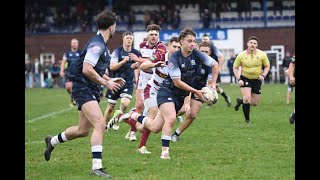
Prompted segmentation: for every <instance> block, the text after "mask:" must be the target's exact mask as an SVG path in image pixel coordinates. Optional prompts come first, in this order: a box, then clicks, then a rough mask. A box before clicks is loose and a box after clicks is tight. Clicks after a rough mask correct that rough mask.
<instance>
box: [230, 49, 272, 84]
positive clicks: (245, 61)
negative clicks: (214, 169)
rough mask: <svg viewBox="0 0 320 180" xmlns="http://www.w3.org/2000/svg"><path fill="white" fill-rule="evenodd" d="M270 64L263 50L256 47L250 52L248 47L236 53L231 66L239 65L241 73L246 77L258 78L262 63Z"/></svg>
mask: <svg viewBox="0 0 320 180" xmlns="http://www.w3.org/2000/svg"><path fill="white" fill-rule="evenodd" d="M268 64H270V62H269V59H268V57H267V55H266V53H265V52H263V51H261V50H260V49H256V50H255V51H254V52H252V53H250V52H249V50H248V49H246V50H244V51H242V52H241V53H239V54H238V56H237V58H236V60H235V61H234V63H233V66H234V67H236V68H238V67H239V66H241V73H240V74H241V75H242V76H244V77H246V78H248V79H258V78H259V75H260V74H261V71H262V65H264V66H265V65H268Z"/></svg>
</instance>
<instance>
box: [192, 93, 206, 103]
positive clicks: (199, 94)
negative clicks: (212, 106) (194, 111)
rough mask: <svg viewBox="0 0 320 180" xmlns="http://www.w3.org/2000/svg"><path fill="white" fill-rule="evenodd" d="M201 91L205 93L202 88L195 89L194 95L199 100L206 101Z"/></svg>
mask: <svg viewBox="0 0 320 180" xmlns="http://www.w3.org/2000/svg"><path fill="white" fill-rule="evenodd" d="M203 93H205V91H203V90H197V91H196V92H195V93H194V95H195V97H198V98H199V99H200V100H201V101H203V102H206V101H207V100H206V99H205V98H204V96H203Z"/></svg>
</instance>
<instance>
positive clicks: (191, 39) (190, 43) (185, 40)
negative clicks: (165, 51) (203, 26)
mask: <svg viewBox="0 0 320 180" xmlns="http://www.w3.org/2000/svg"><path fill="white" fill-rule="evenodd" d="M196 36H197V34H196V33H195V32H194V31H193V29H192V28H190V27H186V28H184V29H183V30H182V31H180V34H179V41H180V44H181V49H182V50H184V51H187V52H188V53H190V52H191V51H193V49H194V47H195V44H196Z"/></svg>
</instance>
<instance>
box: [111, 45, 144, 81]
mask: <svg viewBox="0 0 320 180" xmlns="http://www.w3.org/2000/svg"><path fill="white" fill-rule="evenodd" d="M129 53H134V54H135V55H137V56H138V57H141V55H140V52H139V51H138V50H136V49H134V48H131V51H130V52H127V51H125V50H124V49H123V47H120V48H117V49H115V50H114V51H113V52H112V54H111V62H115V63H118V62H121V61H122V60H123V58H124V57H125V56H129ZM133 63H135V61H133V60H132V59H131V58H130V60H129V61H128V62H126V63H124V64H123V65H122V66H121V67H120V68H119V69H117V70H116V71H111V73H110V77H121V78H123V79H124V80H125V81H126V84H133V80H134V70H133V69H132V68H131V65H132V64H133Z"/></svg>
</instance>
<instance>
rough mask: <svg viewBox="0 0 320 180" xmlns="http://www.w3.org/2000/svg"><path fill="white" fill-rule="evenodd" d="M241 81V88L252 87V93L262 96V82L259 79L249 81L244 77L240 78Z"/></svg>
mask: <svg viewBox="0 0 320 180" xmlns="http://www.w3.org/2000/svg"><path fill="white" fill-rule="evenodd" d="M240 79H241V80H242V81H243V85H242V86H240V87H251V92H253V93H255V94H261V84H262V81H260V80H259V79H248V78H246V77H244V76H240Z"/></svg>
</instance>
